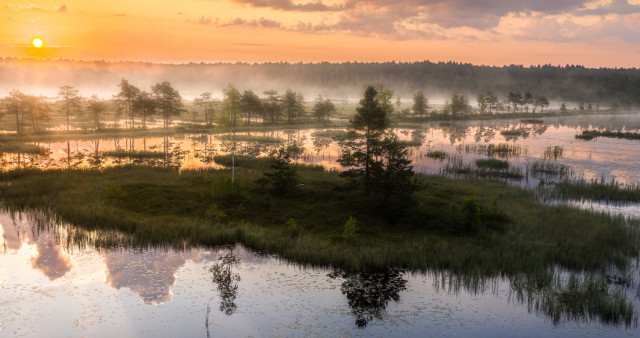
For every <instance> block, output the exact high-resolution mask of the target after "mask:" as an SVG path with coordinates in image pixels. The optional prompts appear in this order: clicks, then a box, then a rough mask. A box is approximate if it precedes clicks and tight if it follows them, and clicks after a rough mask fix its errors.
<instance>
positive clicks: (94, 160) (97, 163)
mask: <svg viewBox="0 0 640 338" xmlns="http://www.w3.org/2000/svg"><path fill="white" fill-rule="evenodd" d="M87 162H88V163H89V165H90V166H91V168H93V169H100V168H101V167H102V163H103V162H104V156H102V154H101V153H100V140H95V141H93V151H92V152H91V153H90V154H89V156H87Z"/></svg>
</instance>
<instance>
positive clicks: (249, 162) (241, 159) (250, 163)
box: [213, 155, 274, 170]
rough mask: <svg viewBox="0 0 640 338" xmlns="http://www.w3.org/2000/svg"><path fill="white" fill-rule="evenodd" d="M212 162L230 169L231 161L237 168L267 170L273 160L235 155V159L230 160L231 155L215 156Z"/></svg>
mask: <svg viewBox="0 0 640 338" xmlns="http://www.w3.org/2000/svg"><path fill="white" fill-rule="evenodd" d="M213 161H214V162H216V163H217V164H219V165H222V166H225V167H229V168H230V167H231V166H232V165H233V161H235V165H236V166H237V167H243V168H252V169H265V170H266V169H267V168H269V166H271V165H272V164H273V163H274V162H273V158H271V157H254V156H246V155H236V156H235V159H232V157H231V155H215V156H214V157H213Z"/></svg>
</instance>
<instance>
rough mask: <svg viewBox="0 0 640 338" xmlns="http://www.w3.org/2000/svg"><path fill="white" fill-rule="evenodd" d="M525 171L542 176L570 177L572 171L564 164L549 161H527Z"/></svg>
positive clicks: (572, 173)
mask: <svg viewBox="0 0 640 338" xmlns="http://www.w3.org/2000/svg"><path fill="white" fill-rule="evenodd" d="M527 173H528V174H531V175H533V176H537V177H544V178H554V177H555V178H572V177H573V176H574V172H573V170H572V169H571V168H569V167H568V166H567V165H566V164H562V163H554V162H549V161H535V162H533V163H527Z"/></svg>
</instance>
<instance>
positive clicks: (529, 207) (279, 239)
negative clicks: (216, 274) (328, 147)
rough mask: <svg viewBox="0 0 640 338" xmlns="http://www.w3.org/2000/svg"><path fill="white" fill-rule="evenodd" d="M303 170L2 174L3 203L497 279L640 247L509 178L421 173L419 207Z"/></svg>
mask: <svg viewBox="0 0 640 338" xmlns="http://www.w3.org/2000/svg"><path fill="white" fill-rule="evenodd" d="M298 172H299V174H300V176H301V178H302V179H301V183H302V184H303V185H302V186H299V187H298V188H297V189H296V190H295V191H294V192H293V193H291V194H290V195H285V196H271V195H269V194H267V193H265V191H264V190H263V189H262V188H261V187H260V186H259V185H257V184H256V183H255V180H256V179H257V178H259V177H261V176H262V170H259V171H252V170H242V169H239V170H238V172H237V182H236V185H235V186H234V187H231V186H230V182H229V176H230V175H229V171H228V170H202V171H184V170H183V171H182V172H180V173H179V172H177V171H175V170H171V169H164V168H151V167H136V166H124V167H117V168H109V169H105V170H104V171H91V170H87V171H83V170H48V171H38V170H14V171H10V172H5V173H1V174H0V184H9V183H10V184H11V189H2V190H1V191H0V199H1V200H2V202H3V204H4V205H5V207H11V208H18V209H22V208H50V209H51V210H53V211H54V212H55V213H56V214H57V215H59V216H60V217H61V218H62V219H63V220H66V221H69V222H71V223H72V224H76V225H79V226H82V227H85V228H88V229H94V228H99V229H115V230H120V231H124V232H125V233H129V234H131V235H132V236H134V237H135V240H136V241H137V242H139V243H177V244H178V243H179V244H182V243H184V242H185V241H186V242H187V243H190V244H211V245H213V244H220V243H227V244H229V243H234V242H241V243H243V244H245V245H247V246H249V247H252V248H254V249H256V250H261V251H268V252H276V253H279V254H281V255H282V256H283V257H286V258H290V259H294V260H296V261H299V262H302V263H309V264H314V265H332V266H339V267H345V268H351V269H361V268H365V267H368V268H384V267H388V266H397V267H402V268H408V269H414V270H422V271H425V270H428V269H438V268H446V269H450V270H452V271H454V272H460V273H465V272H473V273H481V274H482V275H495V274H499V273H516V272H528V271H532V270H538V269H547V268H549V267H552V266H555V265H559V266H563V267H566V268H570V269H578V270H580V269H583V268H584V269H604V268H605V267H608V266H610V265H616V266H619V267H621V268H624V267H625V265H626V262H627V261H626V260H627V259H628V258H629V257H631V256H633V255H635V254H636V253H637V250H638V249H639V248H640V244H639V243H640V242H638V241H637V238H638V234H637V228H636V227H628V226H627V225H626V223H625V222H624V220H623V219H618V218H611V217H610V216H607V215H600V214H591V213H588V212H585V211H580V210H578V209H573V208H569V207H564V206H547V205H542V204H540V203H538V202H537V201H536V198H535V196H534V194H533V193H532V192H528V191H525V190H522V189H519V188H513V187H509V186H507V185H506V184H503V183H500V182H492V181H478V180H450V179H446V178H442V177H440V176H423V175H419V178H420V180H422V182H423V185H424V186H425V189H423V190H422V191H419V192H418V193H416V194H415V196H414V198H415V199H414V201H413V202H411V203H409V204H406V203H407V201H387V202H385V203H383V201H381V200H379V199H377V197H375V196H363V195H362V193H361V192H360V191H358V190H353V189H346V185H345V182H344V180H343V179H342V178H340V177H339V175H338V174H337V173H332V172H324V171H322V170H318V168H306V167H304V166H302V167H299V168H298ZM470 191H475V192H476V194H477V203H478V205H479V209H478V210H479V219H480V222H481V226H480V227H478V228H477V229H476V230H475V231H474V232H472V233H460V232H459V225H460V223H461V222H463V221H464V220H462V219H460V217H462V216H461V210H462V208H463V204H464V203H463V202H464V201H465V200H466V199H467V196H468V195H469V192H470ZM214 205H215V207H213V206H214ZM212 208H213V209H212ZM212 210H218V211H222V212H223V213H224V215H225V216H220V214H219V213H215V212H213V213H212ZM212 215H214V216H215V215H217V216H215V217H214V216H212ZM212 217H213V219H212ZM350 217H354V218H355V219H356V220H357V222H358V227H359V228H360V232H359V233H358V235H357V240H356V241H355V242H353V243H345V242H344V241H343V240H341V238H342V236H341V235H342V233H343V231H344V224H345V222H346V221H347V220H349V218H350ZM291 218H292V219H294V220H295V222H296V223H297V225H298V226H299V229H300V233H301V234H300V236H298V237H297V238H290V237H289V235H288V232H287V231H286V227H287V222H288V221H289V219H291ZM559 225H562V226H559ZM470 268H472V270H469V269H470Z"/></svg>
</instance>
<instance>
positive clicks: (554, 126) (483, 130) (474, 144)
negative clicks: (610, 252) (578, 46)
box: [0, 114, 640, 185]
mask: <svg viewBox="0 0 640 338" xmlns="http://www.w3.org/2000/svg"><path fill="white" fill-rule="evenodd" d="M543 121H544V123H527V122H522V121H521V120H519V119H513V120H511V119H498V120H488V121H455V122H450V123H438V122H435V123H428V124H424V125H423V126H422V127H420V128H417V129H403V128H396V129H395V130H394V131H395V133H396V134H397V135H398V136H399V138H400V139H401V140H404V141H411V142H412V143H411V146H409V147H408V150H409V154H408V155H409V158H410V159H411V160H412V165H413V166H414V170H415V171H416V172H423V173H432V174H433V173H440V172H441V171H442V169H443V167H444V166H445V165H446V164H447V163H448V162H450V161H448V160H450V159H452V158H457V159H459V160H461V161H462V162H464V163H473V161H474V160H476V159H480V158H487V157H497V158H500V159H505V160H508V161H509V162H510V165H511V166H512V167H514V168H519V169H521V170H522V171H523V172H526V167H527V165H531V164H533V163H534V162H552V163H556V164H561V165H566V166H567V168H568V170H570V171H571V172H572V173H573V174H574V176H575V177H576V178H584V179H586V180H591V179H604V180H605V181H607V182H608V181H610V180H611V179H615V180H616V181H617V182H619V183H622V184H633V185H636V184H640V157H638V156H637V152H638V149H640V141H638V140H623V139H612V138H597V139H595V140H591V141H585V140H578V139H575V135H577V134H581V133H582V131H583V130H593V129H596V130H617V131H626V132H639V131H640V114H603V115H590V116H571V117H546V118H544V120H543ZM513 130H516V131H519V132H520V133H521V135H520V136H505V135H503V134H502V132H505V131H513ZM323 131H325V130H324V129H318V130H316V129H314V130H309V129H307V130H277V131H270V132H238V133H237V134H236V137H237V139H238V140H237V144H236V154H237V155H245V156H266V155H268V154H270V153H272V152H273V151H275V149H277V148H279V147H283V146H284V147H293V148H292V149H295V154H294V158H295V160H296V161H298V162H304V163H310V164H317V165H322V166H324V167H325V168H328V169H331V168H333V169H337V170H341V169H342V168H341V167H340V165H339V164H338V163H337V162H336V160H337V159H338V155H339V152H340V148H339V146H338V144H337V143H336V142H335V141H334V140H333V139H332V137H331V136H330V134H327V133H325V134H322V132H323ZM330 131H334V132H339V130H330ZM243 137H244V139H243ZM251 137H253V138H254V140H253V141H252V140H251ZM260 138H263V139H264V138H267V139H271V140H272V141H273V140H274V139H275V140H276V141H278V142H261V141H260ZM34 144H35V145H37V146H40V147H42V148H43V150H44V151H45V152H46V154H45V155H33V154H32V155H29V154H15V153H6V154H0V168H2V170H8V169H12V168H18V167H37V168H43V169H47V168H68V167H78V168H103V167H108V166H113V165H122V164H131V163H133V164H150V165H163V166H172V167H177V168H181V169H199V168H209V167H216V168H217V167H220V165H219V164H217V163H216V162H215V161H214V156H216V155H224V154H229V152H230V146H229V142H228V141H227V142H224V141H223V140H220V138H219V136H214V135H206V134H193V135H181V136H177V137H175V136H174V137H166V138H163V137H147V138H141V137H138V138H105V139H82V140H69V141H56V142H39V143H34ZM489 145H494V146H498V145H506V146H508V147H510V148H511V149H513V150H514V151H512V152H509V153H508V154H487V153H486V151H484V150H486V148H487V146H489ZM556 147H557V148H556ZM551 148H556V149H560V148H561V152H560V153H559V154H556V156H553V157H549V154H548V153H547V151H548V150H549V149H551ZM115 150H124V151H141V150H145V151H149V152H154V153H156V154H158V155H162V156H155V157H152V158H138V159H135V158H127V157H114V156H112V155H111V154H109V152H112V151H115ZM433 151H442V152H444V153H446V155H447V158H448V160H445V161H443V160H439V159H434V158H431V157H429V156H427V154H429V152H433ZM536 182H537V181H536V180H535V179H534V180H533V184H535V183H536ZM529 184H530V185H531V184H532V183H531V182H530V183H529Z"/></svg>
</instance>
